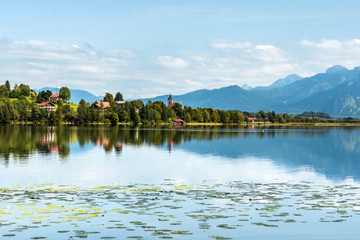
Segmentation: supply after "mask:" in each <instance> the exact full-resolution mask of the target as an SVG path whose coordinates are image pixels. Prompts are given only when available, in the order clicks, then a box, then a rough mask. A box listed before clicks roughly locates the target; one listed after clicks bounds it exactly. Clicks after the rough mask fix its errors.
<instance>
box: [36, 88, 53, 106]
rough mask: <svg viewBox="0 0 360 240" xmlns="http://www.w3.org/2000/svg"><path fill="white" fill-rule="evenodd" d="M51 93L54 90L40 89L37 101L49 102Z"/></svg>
mask: <svg viewBox="0 0 360 240" xmlns="http://www.w3.org/2000/svg"><path fill="white" fill-rule="evenodd" d="M51 95H52V92H51V91H50V90H46V91H40V92H39V94H38V95H37V98H36V102H37V103H42V102H47V101H49V98H50V96H51Z"/></svg>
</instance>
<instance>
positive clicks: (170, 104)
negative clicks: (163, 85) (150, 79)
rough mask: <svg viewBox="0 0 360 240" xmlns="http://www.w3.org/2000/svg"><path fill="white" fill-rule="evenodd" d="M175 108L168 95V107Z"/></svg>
mask: <svg viewBox="0 0 360 240" xmlns="http://www.w3.org/2000/svg"><path fill="white" fill-rule="evenodd" d="M174 106H175V103H174V100H173V98H172V96H171V94H170V96H169V98H168V107H171V108H172V107H174Z"/></svg>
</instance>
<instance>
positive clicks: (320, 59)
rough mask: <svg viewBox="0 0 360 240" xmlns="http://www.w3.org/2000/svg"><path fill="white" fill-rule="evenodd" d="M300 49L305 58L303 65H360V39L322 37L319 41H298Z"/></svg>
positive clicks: (350, 66) (351, 66) (349, 66)
mask: <svg viewBox="0 0 360 240" xmlns="http://www.w3.org/2000/svg"><path fill="white" fill-rule="evenodd" d="M300 46H301V47H302V48H303V49H302V51H303V52H304V54H305V55H306V58H307V60H306V61H305V62H304V63H303V64H304V65H306V64H307V63H308V64H313V65H314V66H318V68H320V67H322V68H327V67H330V66H332V65H337V64H339V65H343V66H345V67H347V68H353V67H356V66H359V65H360V59H359V54H360V39H349V40H344V41H339V40H334V39H322V40H320V41H309V40H307V39H303V40H301V41H300Z"/></svg>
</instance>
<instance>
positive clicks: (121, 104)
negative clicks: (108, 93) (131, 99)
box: [115, 101, 126, 106]
mask: <svg viewBox="0 0 360 240" xmlns="http://www.w3.org/2000/svg"><path fill="white" fill-rule="evenodd" d="M125 103H126V101H115V104H116V106H123V105H124V104H125Z"/></svg>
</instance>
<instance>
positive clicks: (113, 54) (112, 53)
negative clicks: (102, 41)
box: [104, 49, 136, 58]
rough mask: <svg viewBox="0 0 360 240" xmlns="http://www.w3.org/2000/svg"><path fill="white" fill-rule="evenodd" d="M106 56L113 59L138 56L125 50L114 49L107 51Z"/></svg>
mask: <svg viewBox="0 0 360 240" xmlns="http://www.w3.org/2000/svg"><path fill="white" fill-rule="evenodd" d="M104 54H105V55H108V56H111V57H123V58H133V57H136V54H135V53H134V52H132V51H130V50H124V49H114V50H109V51H105V52H104Z"/></svg>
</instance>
